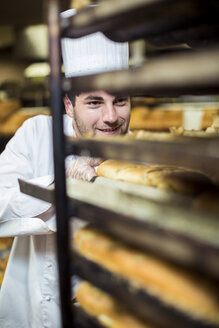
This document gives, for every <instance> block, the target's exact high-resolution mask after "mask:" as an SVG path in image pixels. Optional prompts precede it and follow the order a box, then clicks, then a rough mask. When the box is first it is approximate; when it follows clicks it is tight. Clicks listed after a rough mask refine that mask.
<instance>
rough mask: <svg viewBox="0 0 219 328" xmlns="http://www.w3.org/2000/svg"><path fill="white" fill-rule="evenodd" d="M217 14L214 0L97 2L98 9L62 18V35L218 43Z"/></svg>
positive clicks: (163, 41)
mask: <svg viewBox="0 0 219 328" xmlns="http://www.w3.org/2000/svg"><path fill="white" fill-rule="evenodd" d="M218 14H219V5H218V2H217V1H214V0H210V1H208V2H206V1H203V0H178V1H174V0H154V1H150V0H136V1H132V0H120V1H119V2H118V1H116V0H114V1H113V0H112V1H105V2H101V1H100V2H99V6H96V7H95V6H94V7H91V8H86V9H84V10H81V11H80V12H79V13H78V14H77V15H75V16H72V17H71V18H67V19H63V20H62V33H63V35H64V36H66V37H71V38H77V37H81V36H84V35H87V34H90V33H93V32H97V31H102V32H103V33H104V34H105V35H106V36H108V37H109V38H111V39H112V40H114V41H131V40H135V39H137V38H145V39H147V40H149V41H150V40H151V41H152V43H153V38H154V37H155V38H157V39H156V40H155V41H156V43H159V44H164V43H165V44H170V43H171V44H176V43H181V42H182V41H184V42H185V41H187V40H188V42H191V41H193V40H194V41H196V42H197V41H202V40H203V39H204V40H205V42H209V40H215V41H218V28H219V25H218ZM175 31H176V33H175ZM162 36H164V38H163V37H162ZM167 36H168V37H167ZM158 38H159V40H158ZM158 41H159V42H158Z"/></svg>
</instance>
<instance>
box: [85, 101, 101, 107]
mask: <svg viewBox="0 0 219 328" xmlns="http://www.w3.org/2000/svg"><path fill="white" fill-rule="evenodd" d="M88 105H90V106H98V105H100V102H99V101H90V102H89V103H88Z"/></svg>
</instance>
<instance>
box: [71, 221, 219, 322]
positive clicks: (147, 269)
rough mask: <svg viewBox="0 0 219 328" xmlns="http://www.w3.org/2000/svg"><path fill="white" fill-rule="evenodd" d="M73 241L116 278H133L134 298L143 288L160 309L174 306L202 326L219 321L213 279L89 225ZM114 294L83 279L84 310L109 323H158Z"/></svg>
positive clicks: (80, 297) (80, 293) (130, 282)
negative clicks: (142, 316) (146, 317)
mask: <svg viewBox="0 0 219 328" xmlns="http://www.w3.org/2000/svg"><path fill="white" fill-rule="evenodd" d="M74 243H75V245H76V251H77V253H78V254H80V256H82V257H83V258H84V259H87V260H89V261H91V262H93V263H96V264H97V265H98V266H99V267H100V268H101V267H102V268H104V270H106V271H107V272H110V273H111V274H112V275H113V276H114V277H115V279H114V280H115V281H116V280H118V279H120V278H122V279H124V280H125V281H126V282H127V283H128V286H129V288H128V290H127V297H135V295H136V293H135V291H136V290H140V291H141V292H142V293H146V294H147V295H149V296H152V297H153V298H155V299H157V300H158V301H159V302H160V304H161V308H162V307H163V308H165V309H167V311H169V310H168V309H174V311H176V312H178V313H180V315H183V316H185V317H189V318H191V320H194V322H199V323H200V327H204V326H205V325H206V327H218V326H219V293H218V290H217V288H215V286H216V285H215V284H214V283H213V282H212V281H209V280H208V279H206V278H203V277H201V276H199V275H198V274H195V273H193V272H190V271H189V270H185V269H183V268H179V267H177V266H175V265H174V264H172V263H169V262H167V261H164V260H163V259H160V258H158V257H156V256H154V255H152V254H150V253H149V252H143V251H141V250H139V249H135V248H133V247H131V246H128V245H126V244H124V243H122V242H120V241H118V240H116V239H114V238H112V237H109V236H107V235H106V234H103V233H101V232H99V231H97V230H94V229H92V228H89V227H86V228H83V229H81V230H79V231H78V232H77V233H76V235H75V237H74ZM101 288H103V289H105V288H106V287H105V288H104V286H101ZM113 294H114V298H113V297H112V296H110V295H108V294H106V293H105V292H103V291H101V290H99V289H97V288H96V287H94V286H91V285H90V284H88V283H82V284H81V286H79V288H78V290H77V300H78V302H79V304H80V305H81V307H82V308H83V310H84V311H85V312H87V313H88V314H89V315H91V316H95V317H96V319H97V320H98V321H99V322H100V323H101V325H103V326H104V327H120V328H123V327H124V328H125V327H127V328H128V327H130V328H133V327H136V328H137V327H139V328H140V327H145V328H146V327H155V326H156V318H154V319H155V320H153V317H152V318H151V317H150V315H149V318H148V319H149V320H148V321H147V320H146V322H145V318H144V320H142V318H141V319H139V315H138V313H137V314H136V309H133V311H130V309H129V310H128V309H127V308H126V306H125V305H122V304H121V300H119V299H118V300H116V299H115V294H116V293H115V291H113ZM147 306H148V305H147V304H145V307H147ZM146 312H147V311H146ZM134 313H135V314H134ZM157 315H158V316H159V313H157ZM153 321H154V322H153ZM151 322H152V323H151ZM173 325H174V324H173ZM195 326H196V327H198V324H197V323H196V325H195Z"/></svg>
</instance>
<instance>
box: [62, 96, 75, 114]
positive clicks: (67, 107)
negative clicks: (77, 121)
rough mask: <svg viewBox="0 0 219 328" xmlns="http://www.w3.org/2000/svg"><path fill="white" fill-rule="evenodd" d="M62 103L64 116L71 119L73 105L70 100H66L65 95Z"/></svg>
mask: <svg viewBox="0 0 219 328" xmlns="http://www.w3.org/2000/svg"><path fill="white" fill-rule="evenodd" d="M63 101H64V105H65V111H66V114H67V115H68V116H69V117H71V118H73V105H72V102H71V100H70V99H69V98H68V96H67V95H65V97H64V99H63Z"/></svg>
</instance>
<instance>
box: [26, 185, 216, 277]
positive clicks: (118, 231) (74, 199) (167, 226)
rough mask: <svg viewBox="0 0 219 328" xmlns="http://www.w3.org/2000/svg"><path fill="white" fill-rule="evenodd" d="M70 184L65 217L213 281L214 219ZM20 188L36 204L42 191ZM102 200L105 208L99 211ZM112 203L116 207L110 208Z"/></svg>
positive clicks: (114, 192)
mask: <svg viewBox="0 0 219 328" xmlns="http://www.w3.org/2000/svg"><path fill="white" fill-rule="evenodd" d="M71 183H73V185H72V186H71V188H70V187H69V190H68V194H69V197H68V211H69V213H68V216H69V217H78V218H81V219H83V220H85V221H86V222H89V223H91V224H92V225H94V226H95V227H98V228H99V229H101V230H103V231H105V232H107V233H109V234H111V235H112V236H114V237H117V238H119V239H120V240H122V241H124V242H127V243H129V244H131V245H133V246H136V247H139V248H141V249H143V250H146V251H150V252H152V253H154V254H157V255H158V256H161V257H163V258H165V259H168V260H170V261H173V262H175V263H178V264H180V265H183V266H185V267H189V268H192V269H193V270H195V271H197V272H200V273H202V274H204V275H207V276H209V277H211V278H213V279H216V280H219V238H218V237H219V220H218V218H217V217H211V216H207V217H206V216H205V215H203V214H202V213H199V212H195V211H192V210H191V209H188V210H185V209H183V208H182V207H180V206H174V205H172V206H170V205H166V204H162V203H158V202H154V201H151V200H147V199H146V198H142V197H136V196H133V195H130V194H128V193H123V192H120V191H115V190H111V188H107V189H106V188H104V186H97V185H95V184H92V183H86V182H83V181H77V180H75V181H72V182H71ZM20 186H21V191H22V192H25V193H27V194H29V195H31V196H33V197H35V196H36V194H37V196H38V198H40V199H42V200H43V199H44V196H45V193H46V191H47V189H44V188H41V187H38V186H36V185H31V184H29V183H26V182H22V181H20ZM42 189H43V190H42ZM41 191H42V193H41ZM48 194H49V195H52V194H53V191H51V190H48ZM103 195H105V197H106V199H105V201H104V204H105V205H100V201H101V198H102V196H103ZM118 197H119V198H118ZM117 199H119V201H117V203H115V202H114V200H117ZM115 206H116V208H115ZM139 208H140V211H141V212H140V213H139ZM134 213H135V215H134Z"/></svg>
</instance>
